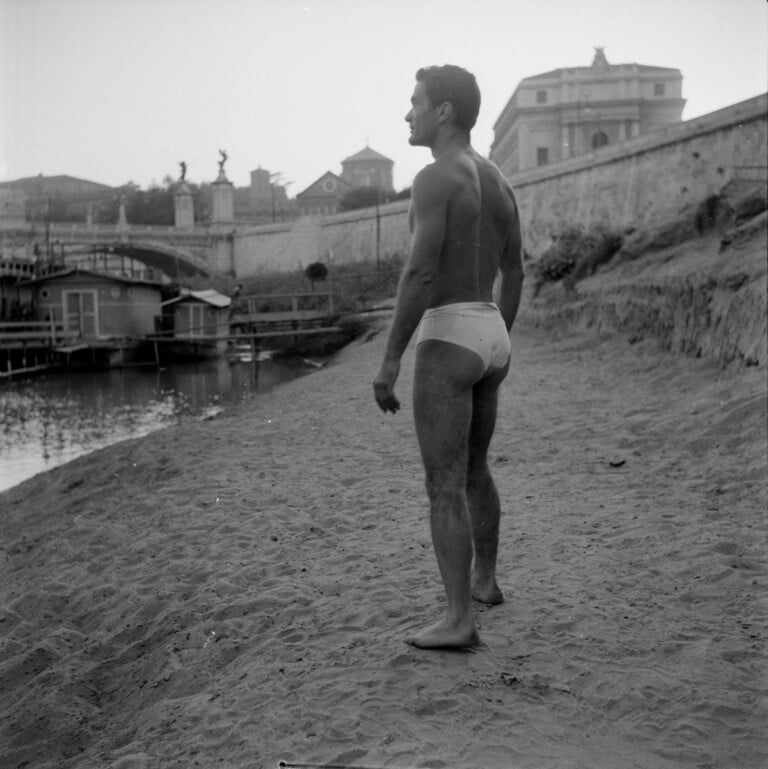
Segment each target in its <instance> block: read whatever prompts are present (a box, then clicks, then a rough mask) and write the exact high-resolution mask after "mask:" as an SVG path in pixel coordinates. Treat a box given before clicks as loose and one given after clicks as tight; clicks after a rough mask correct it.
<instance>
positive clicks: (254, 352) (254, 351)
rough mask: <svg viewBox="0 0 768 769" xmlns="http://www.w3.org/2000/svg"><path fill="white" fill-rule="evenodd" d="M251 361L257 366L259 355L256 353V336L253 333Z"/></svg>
mask: <svg viewBox="0 0 768 769" xmlns="http://www.w3.org/2000/svg"><path fill="white" fill-rule="evenodd" d="M251 363H253V365H254V366H255V365H256V364H257V363H258V356H257V355H256V337H255V336H253V335H251Z"/></svg>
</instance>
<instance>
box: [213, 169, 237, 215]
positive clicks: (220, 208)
mask: <svg viewBox="0 0 768 769" xmlns="http://www.w3.org/2000/svg"><path fill="white" fill-rule="evenodd" d="M211 188H212V191H213V212H212V216H211V220H212V222H213V223H214V224H230V223H232V222H234V220H235V186H234V184H232V182H230V181H229V179H227V177H226V176H225V174H224V170H223V169H222V170H221V171H219V176H218V178H217V179H216V181H215V182H214V183H213V184H212V185H211Z"/></svg>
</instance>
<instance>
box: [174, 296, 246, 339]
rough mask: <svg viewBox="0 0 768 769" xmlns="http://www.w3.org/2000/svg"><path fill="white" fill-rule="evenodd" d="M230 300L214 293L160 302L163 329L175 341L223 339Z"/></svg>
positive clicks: (226, 331)
mask: <svg viewBox="0 0 768 769" xmlns="http://www.w3.org/2000/svg"><path fill="white" fill-rule="evenodd" d="M231 304H232V299H231V298H230V297H228V296H225V295H224V294H220V293H219V292H218V291H215V290H214V289H212V288H210V289H206V290H204V291H188V292H186V293H183V294H181V295H180V296H177V297H174V298H173V299H168V300H167V301H165V302H163V315H164V318H165V324H164V325H165V327H166V328H171V329H173V336H174V338H176V339H226V337H227V336H229V308H230V305H231Z"/></svg>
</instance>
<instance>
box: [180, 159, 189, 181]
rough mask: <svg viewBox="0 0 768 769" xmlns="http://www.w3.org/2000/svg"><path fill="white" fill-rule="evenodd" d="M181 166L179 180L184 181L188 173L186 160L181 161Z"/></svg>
mask: <svg viewBox="0 0 768 769" xmlns="http://www.w3.org/2000/svg"><path fill="white" fill-rule="evenodd" d="M179 168H181V176H180V177H179V181H180V182H183V181H184V178H185V177H186V175H187V164H186V163H185V162H184V161H183V160H182V161H181V162H180V163H179Z"/></svg>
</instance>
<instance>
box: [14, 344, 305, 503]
mask: <svg viewBox="0 0 768 769" xmlns="http://www.w3.org/2000/svg"><path fill="white" fill-rule="evenodd" d="M314 370H315V369H314V367H312V366H310V365H308V364H307V363H305V362H303V361H301V360H299V359H295V360H261V361H258V362H257V363H255V364H254V363H245V362H239V361H238V362H231V361H228V360H226V359H224V358H222V359H219V360H216V361H209V362H205V363H189V364H174V365H173V366H167V367H165V368H161V369H155V368H147V367H142V368H124V369H111V370H107V371H96V372H93V371H90V372H74V371H73V372H68V373H59V374H55V375H50V376H38V377H35V378H31V379H25V380H18V381H14V380H11V381H10V382H9V381H5V382H0V491H2V490H5V489H9V488H11V486H15V485H16V484H18V483H21V482H22V481H24V480H26V479H27V478H31V477H32V476H33V475H36V474H37V473H40V472H42V471H44V470H50V469H51V468H53V467H56V466H58V465H61V464H64V463H65V462H69V461H70V460H72V459H75V458H76V457H79V456H82V455H83V454H88V453H89V452H91V451H95V450H96V449H99V448H103V447H105V446H109V445H111V444H113V443H117V442H118V441H121V440H124V439H126V438H137V437H140V436H142V435H146V434H147V433H150V432H152V431H153V430H158V429H160V428H162V427H166V426H168V425H171V424H174V423H176V422H178V421H180V420H183V419H188V418H191V419H202V418H204V417H206V416H211V415H213V414H215V413H217V412H218V411H220V410H222V409H223V408H225V407H226V406H227V405H230V404H235V403H239V402H240V401H242V400H243V399H244V398H245V397H247V396H248V395H250V394H252V393H258V392H263V391H265V390H269V389H271V388H272V387H275V386H276V385H279V384H281V383H283V382H286V381H290V380H291V379H296V378H297V377H300V376H303V375H305V374H307V373H310V372H311V371H314Z"/></svg>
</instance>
